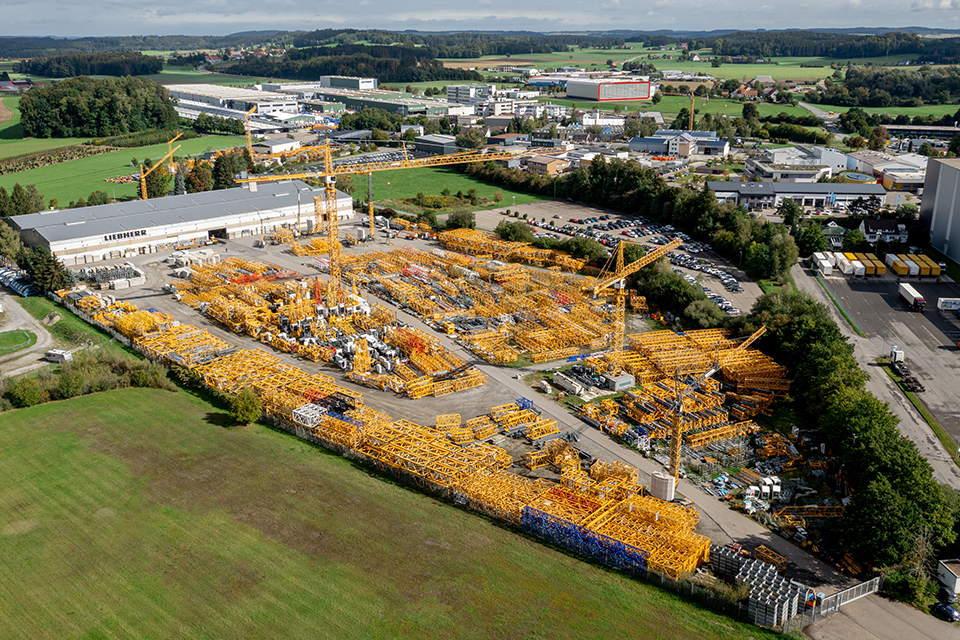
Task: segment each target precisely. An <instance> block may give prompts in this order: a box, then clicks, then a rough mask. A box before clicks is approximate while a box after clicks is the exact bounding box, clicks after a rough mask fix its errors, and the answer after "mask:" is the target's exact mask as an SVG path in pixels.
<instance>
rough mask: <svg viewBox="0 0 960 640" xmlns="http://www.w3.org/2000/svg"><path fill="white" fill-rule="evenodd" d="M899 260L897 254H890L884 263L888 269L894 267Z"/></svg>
mask: <svg viewBox="0 0 960 640" xmlns="http://www.w3.org/2000/svg"><path fill="white" fill-rule="evenodd" d="M896 260H897V255H896V254H895V253H888V254H887V255H886V256H885V257H884V259H883V261H884V263H885V264H886V265H887V266H888V267H892V266H893V263H894V262H895V261H896Z"/></svg>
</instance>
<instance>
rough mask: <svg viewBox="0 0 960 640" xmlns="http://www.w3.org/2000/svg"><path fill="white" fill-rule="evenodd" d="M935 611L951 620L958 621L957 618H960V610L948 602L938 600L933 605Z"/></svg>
mask: <svg viewBox="0 0 960 640" xmlns="http://www.w3.org/2000/svg"><path fill="white" fill-rule="evenodd" d="M933 611H934V613H936V614H937V615H939V616H941V617H943V618H946V619H947V620H949V621H950V622H956V621H957V620H960V611H957V610H956V609H954V608H953V607H952V606H950V605H949V604H947V603H946V602H938V603H937V604H935V605H933Z"/></svg>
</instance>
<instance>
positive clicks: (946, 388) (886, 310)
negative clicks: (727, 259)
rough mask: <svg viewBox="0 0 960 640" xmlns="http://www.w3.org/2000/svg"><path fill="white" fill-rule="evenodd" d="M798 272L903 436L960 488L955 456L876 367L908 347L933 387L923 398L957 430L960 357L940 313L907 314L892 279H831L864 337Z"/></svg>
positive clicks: (911, 362) (936, 473)
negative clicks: (828, 314)
mask: <svg viewBox="0 0 960 640" xmlns="http://www.w3.org/2000/svg"><path fill="white" fill-rule="evenodd" d="M792 274H793V279H794V282H796V284H797V287H798V288H799V289H800V290H802V291H807V292H809V293H810V294H811V295H812V296H813V297H814V299H815V300H818V301H820V302H823V303H824V304H825V305H826V306H827V308H829V309H830V311H831V313H832V314H833V317H834V320H835V321H836V323H837V325H838V326H839V327H840V331H841V332H842V333H843V334H844V335H845V336H846V337H847V339H849V340H850V342H851V343H852V344H853V345H854V347H855V349H854V358H855V359H856V360H857V362H859V363H860V366H861V367H862V368H863V370H864V371H866V372H867V373H868V374H869V375H870V379H869V380H868V381H867V385H866V388H867V390H868V391H869V392H870V393H872V394H874V395H875V396H877V397H878V398H880V399H881V400H883V401H885V402H887V403H889V405H890V409H891V411H893V413H894V414H895V415H896V416H897V417H898V418H899V419H900V432H901V433H902V434H903V435H904V436H905V437H907V438H909V439H910V440H912V441H913V442H914V443H915V444H916V445H917V448H918V450H919V451H920V453H921V455H923V457H924V458H926V459H927V461H928V462H929V463H930V465H931V466H932V467H933V473H934V477H935V478H936V479H937V481H938V482H941V483H945V484H949V485H950V486H952V487H954V488H956V489H960V468H958V467H957V465H956V463H955V462H954V461H953V460H952V459H951V454H952V453H953V452H947V451H945V450H944V448H943V446H942V445H941V444H940V441H939V440H938V439H937V438H936V436H935V435H934V433H933V431H932V430H931V429H930V426H929V425H928V424H927V423H926V422H925V421H924V420H923V418H922V416H920V413H919V412H918V411H917V410H916V408H915V407H914V406H913V405H912V404H911V403H910V401H909V400H908V399H907V398H906V396H904V394H903V393H902V392H901V391H900V389H899V388H898V387H897V386H896V385H895V384H894V382H893V381H892V380H891V379H890V378H889V377H888V376H887V375H886V374H885V373H884V372H883V371H881V370H880V369H879V367H878V366H877V363H876V359H877V358H878V357H879V356H880V355H889V352H890V346H891V344H897V345H899V346H900V347H901V348H903V349H904V350H905V351H906V357H907V362H908V364H909V365H910V367H911V371H915V372H916V374H917V375H918V377H922V379H923V383H924V386H925V387H926V388H927V391H926V392H924V393H922V394H920V395H921V396H922V400H923V401H924V403H925V404H926V405H927V406H928V408H929V409H930V410H931V412H932V413H933V414H934V416H935V417H937V419H938V420H940V421H941V424H943V423H946V425H948V428H951V429H957V428H958V422H957V413H956V412H957V411H958V407H957V403H958V401H957V398H958V396H960V394H958V389H960V366H958V365H960V353H958V352H957V349H956V346H955V345H954V346H952V347H951V346H950V343H949V340H950V336H949V335H948V334H947V333H944V331H945V330H946V329H945V327H944V325H943V324H942V321H940V319H938V318H935V313H936V312H935V311H930V312H927V313H924V314H919V313H911V312H909V311H906V310H905V309H904V306H903V304H902V303H901V302H900V301H899V300H898V299H897V298H896V296H898V294H897V293H896V291H897V289H896V283H895V281H892V280H891V279H886V282H885V281H884V280H883V279H880V280H877V281H873V282H869V281H868V282H862V281H858V282H853V283H851V282H849V281H848V280H847V279H843V278H840V277H838V278H828V279H826V281H827V282H828V283H829V285H830V287H831V289H832V290H834V291H835V295H836V296H837V297H838V298H839V300H840V302H841V304H843V305H844V307H845V308H846V309H847V312H848V314H850V313H852V314H853V315H852V318H853V320H854V322H856V323H857V324H858V326H860V327H861V330H862V331H863V332H864V333H865V335H866V337H863V338H861V337H860V336H858V335H857V334H856V333H855V332H854V331H853V329H852V328H851V327H850V325H849V324H848V323H847V321H846V320H845V319H844V318H843V316H842V315H841V314H840V312H839V311H837V309H836V307H835V306H834V304H833V302H832V301H831V300H830V299H829V298H828V297H827V295H826V293H825V292H824V290H823V288H822V287H821V286H820V284H819V283H818V282H817V281H816V280H815V279H814V278H813V276H812V275H811V274H810V273H808V272H807V270H805V269H803V268H801V267H800V266H799V265H798V266H795V267H794V268H793V271H792ZM884 282H885V283H884ZM918 286H919V287H920V288H922V289H924V291H921V293H924V295H926V292H925V291H926V290H927V289H928V288H929V287H931V286H933V285H929V284H924V285H918ZM952 286H953V287H956V286H957V285H956V284H953V285H952ZM852 287H853V288H852ZM891 291H892V293H891ZM861 323H862V324H861Z"/></svg>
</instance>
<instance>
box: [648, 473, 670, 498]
mask: <svg viewBox="0 0 960 640" xmlns="http://www.w3.org/2000/svg"><path fill="white" fill-rule="evenodd" d="M650 480H651V482H650V495H652V496H653V497H654V498H657V499H658V500H664V501H666V502H669V501H671V500H673V496H674V491H675V490H676V486H675V485H674V482H673V476H672V475H670V474H669V473H664V472H663V471H654V472H653V474H652V475H651V476H650Z"/></svg>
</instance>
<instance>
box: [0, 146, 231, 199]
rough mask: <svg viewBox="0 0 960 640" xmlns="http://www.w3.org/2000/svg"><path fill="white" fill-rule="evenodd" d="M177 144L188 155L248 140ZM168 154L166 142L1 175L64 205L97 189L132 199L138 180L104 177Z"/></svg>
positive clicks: (6, 182) (2, 182) (8, 183)
mask: <svg viewBox="0 0 960 640" xmlns="http://www.w3.org/2000/svg"><path fill="white" fill-rule="evenodd" d="M177 144H180V145H181V148H180V151H178V152H177V153H176V155H177V156H178V157H184V156H197V155H201V154H203V153H205V152H207V151H215V150H217V149H226V148H229V147H236V146H238V145H243V144H244V139H243V137H241V136H206V137H202V138H194V139H192V140H184V141H183V142H182V143H181V142H178V143H177ZM166 153H167V145H166V144H156V145H151V146H149V147H134V148H130V149H121V150H120V151H113V152H111V153H105V154H103V155H99V156H92V157H89V158H81V159H79V160H72V161H70V162H63V163H60V164H55V165H51V166H49V167H42V168H40V169H31V170H29V171H21V172H19V173H11V174H7V175H3V176H0V186H2V187H5V188H6V189H7V191H10V190H11V189H12V188H13V185H14V184H15V183H17V182H19V183H20V184H22V185H27V184H36V185H37V190H38V191H40V193H41V194H43V197H44V199H45V200H50V199H51V198H57V200H59V201H60V205H61V206H65V205H66V204H67V203H69V202H70V201H71V200H76V199H77V198H80V197H83V198H86V197H87V196H88V195H90V193H91V192H92V191H97V190H100V191H105V192H106V193H107V195H108V196H110V197H111V198H132V197H136V195H137V184H136V183H131V184H113V183H110V182H104V179H105V178H112V177H115V176H123V175H129V174H131V173H135V172H137V171H139V170H140V168H139V167H132V166H131V165H130V161H131V159H133V158H134V157H136V158H137V159H138V161H141V162H142V161H143V160H145V159H146V158H154V159H159V158H161V157H163V156H164V155H166Z"/></svg>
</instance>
